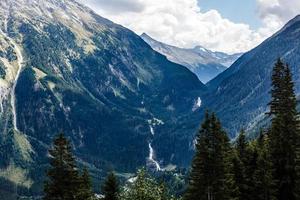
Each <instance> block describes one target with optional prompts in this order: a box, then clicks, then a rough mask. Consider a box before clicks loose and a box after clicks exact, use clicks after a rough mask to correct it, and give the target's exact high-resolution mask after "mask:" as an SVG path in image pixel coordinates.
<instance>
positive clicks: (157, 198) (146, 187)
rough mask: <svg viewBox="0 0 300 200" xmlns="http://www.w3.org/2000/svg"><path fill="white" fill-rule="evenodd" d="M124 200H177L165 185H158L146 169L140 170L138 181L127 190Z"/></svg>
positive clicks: (124, 193) (123, 193) (123, 194)
mask: <svg viewBox="0 0 300 200" xmlns="http://www.w3.org/2000/svg"><path fill="white" fill-rule="evenodd" d="M121 199H122V200H175V198H174V197H173V196H172V195H170V194H169V192H168V190H167V188H166V186H165V185H164V184H158V183H157V182H156V181H155V180H154V179H153V178H152V177H150V176H149V175H148V174H147V173H146V171H145V170H144V169H142V170H139V171H138V174H137V177H136V180H135V181H134V182H133V183H132V184H131V185H129V186H128V188H125V189H124V191H123V192H122V194H121Z"/></svg>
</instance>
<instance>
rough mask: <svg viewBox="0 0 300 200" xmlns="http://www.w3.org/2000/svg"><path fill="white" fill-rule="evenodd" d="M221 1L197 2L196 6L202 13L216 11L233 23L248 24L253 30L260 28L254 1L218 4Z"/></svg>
mask: <svg viewBox="0 0 300 200" xmlns="http://www.w3.org/2000/svg"><path fill="white" fill-rule="evenodd" d="M221 1H222V0H198V5H199V7H200V8H201V10H202V11H204V12H206V11H209V10H211V9H215V10H218V11H219V13H220V14H221V15H222V16H223V17H225V18H227V19H229V20H231V21H233V22H235V23H244V24H248V25H250V27H251V28H253V29H255V30H257V29H258V28H259V27H261V26H262V23H261V20H260V19H259V17H258V10H257V9H258V8H257V3H256V1H255V0H225V1H222V3H220V2H221ZM224 2H226V3H224Z"/></svg>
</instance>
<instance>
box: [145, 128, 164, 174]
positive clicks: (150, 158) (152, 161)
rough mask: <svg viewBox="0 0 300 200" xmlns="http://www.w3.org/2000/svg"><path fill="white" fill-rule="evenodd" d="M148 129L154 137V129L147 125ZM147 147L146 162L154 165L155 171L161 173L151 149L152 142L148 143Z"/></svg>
mask: <svg viewBox="0 0 300 200" xmlns="http://www.w3.org/2000/svg"><path fill="white" fill-rule="evenodd" d="M149 128H150V133H151V135H152V136H154V135H155V132H154V128H153V127H152V126H151V125H149ZM148 147H149V157H148V161H149V162H150V163H151V165H154V167H155V170H156V171H161V170H162V169H161V167H160V165H159V163H158V161H156V160H155V152H154V150H153V147H152V141H149V142H148Z"/></svg>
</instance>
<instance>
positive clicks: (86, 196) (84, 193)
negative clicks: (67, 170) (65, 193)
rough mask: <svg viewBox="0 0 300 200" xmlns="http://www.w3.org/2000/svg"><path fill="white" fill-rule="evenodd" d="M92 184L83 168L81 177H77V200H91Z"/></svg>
mask: <svg viewBox="0 0 300 200" xmlns="http://www.w3.org/2000/svg"><path fill="white" fill-rule="evenodd" d="M93 196H94V194H93V191H92V183H91V178H90V175H89V171H88V170H87V169H86V168H84V170H83V172H82V175H81V176H80V177H79V190H78V194H77V197H76V199H77V200H92V199H93Z"/></svg>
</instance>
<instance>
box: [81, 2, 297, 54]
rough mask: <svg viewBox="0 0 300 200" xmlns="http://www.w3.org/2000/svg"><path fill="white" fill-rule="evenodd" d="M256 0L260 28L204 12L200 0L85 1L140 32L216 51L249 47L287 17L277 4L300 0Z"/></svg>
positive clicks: (102, 13)
mask: <svg viewBox="0 0 300 200" xmlns="http://www.w3.org/2000/svg"><path fill="white" fill-rule="evenodd" d="M82 1H83V0H82ZM257 1H258V5H259V9H258V10H259V14H260V17H261V18H262V20H263V22H264V27H262V28H260V29H259V30H257V31H255V30H251V28H250V27H249V25H247V24H241V23H240V24H238V23H234V22H232V21H230V20H228V19H225V18H224V17H222V16H221V15H220V14H219V12H218V11H216V10H210V11H208V12H202V11H201V9H200V8H199V6H198V4H197V0H109V1H107V0H85V3H86V4H88V5H90V7H92V8H93V9H94V10H96V11H97V12H98V13H99V14H100V15H102V16H103V17H106V18H109V19H110V20H112V21H114V22H116V23H119V24H122V25H123V26H125V27H127V28H129V29H131V30H133V31H135V32H136V33H137V34H141V33H143V32H146V33H147V34H149V35H151V36H152V37H154V38H155V39H158V40H160V41H162V42H165V43H169V44H173V45H176V46H180V47H188V48H190V47H194V46H196V45H202V46H204V47H206V48H208V49H211V50H215V51H223V52H228V53H236V52H245V51H247V50H250V49H251V48H253V47H255V46H256V45H258V44H259V43H260V42H261V41H263V40H264V39H265V38H266V37H268V36H270V35H271V34H272V33H274V31H275V30H277V29H278V27H280V26H281V25H282V22H281V21H280V22H278V21H277V20H274V19H277V18H280V19H281V18H282V19H284V20H283V21H285V19H286V18H289V16H286V15H284V12H283V11H284V10H281V9H279V7H278V6H282V4H289V3H287V2H291V1H294V2H298V1H299V0H257ZM299 2H300V1H299ZM299 2H298V3H297V4H299ZM270 5H271V7H270ZM292 5H293V3H291V6H290V8H291V9H292V8H293V6H292ZM294 5H295V4H294ZM298 7H300V6H298ZM275 10H276V11H275ZM293 12H297V10H296V11H293ZM265 13H267V14H265ZM274 13H276V14H274ZM274 16H276V18H274Z"/></svg>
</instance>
